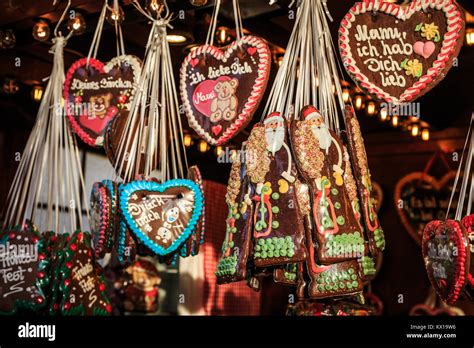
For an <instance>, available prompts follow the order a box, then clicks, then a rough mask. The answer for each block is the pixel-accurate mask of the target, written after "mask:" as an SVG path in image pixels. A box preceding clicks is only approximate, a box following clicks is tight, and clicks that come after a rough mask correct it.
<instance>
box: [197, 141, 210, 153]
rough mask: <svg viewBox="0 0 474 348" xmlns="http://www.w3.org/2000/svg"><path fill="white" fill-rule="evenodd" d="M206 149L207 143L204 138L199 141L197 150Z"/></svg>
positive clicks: (204, 150) (202, 150) (203, 150)
mask: <svg viewBox="0 0 474 348" xmlns="http://www.w3.org/2000/svg"><path fill="white" fill-rule="evenodd" d="M207 150H208V145H207V143H206V142H205V141H204V140H201V141H200V142H199V152H206V151H207Z"/></svg>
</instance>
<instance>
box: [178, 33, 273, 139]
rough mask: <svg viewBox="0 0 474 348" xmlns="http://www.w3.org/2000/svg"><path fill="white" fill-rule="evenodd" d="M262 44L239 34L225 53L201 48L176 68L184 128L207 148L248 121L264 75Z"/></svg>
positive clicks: (266, 58) (266, 55)
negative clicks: (182, 105) (200, 138)
mask: <svg viewBox="0 0 474 348" xmlns="http://www.w3.org/2000/svg"><path fill="white" fill-rule="evenodd" d="M270 66H271V53H270V50H269V48H268V45H267V44H266V43H265V42H264V41H263V40H262V39H259V38H257V37H254V36H250V35H247V36H244V37H243V38H242V39H240V40H238V41H235V42H233V43H232V44H231V45H230V46H228V47H227V48H226V49H225V50H221V49H219V48H217V47H214V46H210V45H204V46H201V47H198V48H197V49H196V50H194V51H192V52H191V53H190V54H189V55H188V56H187V57H186V59H185V60H184V62H183V65H182V66H181V74H180V89H181V98H182V100H183V103H184V109H185V111H186V115H187V117H188V120H189V125H190V126H191V127H192V128H193V129H194V130H195V131H196V132H197V133H198V134H199V136H201V137H202V138H203V139H204V140H206V141H207V142H208V143H209V144H211V145H222V144H225V143H226V142H228V141H229V140H230V139H231V138H232V137H234V136H235V135H236V134H237V133H238V132H239V131H241V130H242V129H243V128H244V127H245V126H246V125H247V124H248V123H249V122H250V120H251V119H252V116H253V114H254V113H255V111H256V110H257V107H258V105H259V103H260V101H261V99H262V97H263V93H264V92H265V88H266V86H267V82H268V78H269V76H270Z"/></svg>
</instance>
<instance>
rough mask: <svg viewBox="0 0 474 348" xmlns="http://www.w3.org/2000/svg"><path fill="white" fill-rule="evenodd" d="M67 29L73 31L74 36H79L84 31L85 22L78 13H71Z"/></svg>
mask: <svg viewBox="0 0 474 348" xmlns="http://www.w3.org/2000/svg"><path fill="white" fill-rule="evenodd" d="M67 28H68V30H72V31H74V35H81V34H82V33H84V32H85V31H86V21H85V19H84V17H83V16H82V14H81V13H80V12H77V11H72V15H71V17H70V19H69V21H68V22H67Z"/></svg>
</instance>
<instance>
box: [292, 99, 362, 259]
mask: <svg viewBox="0 0 474 348" xmlns="http://www.w3.org/2000/svg"><path fill="white" fill-rule="evenodd" d="M292 144H293V146H294V152H295V156H296V162H297V164H298V168H299V170H300V172H301V173H302V174H303V176H304V177H305V179H306V182H307V183H308V185H309V187H310V188H311V195H312V199H311V201H312V213H313V221H314V233H315V234H316V238H317V241H318V248H317V252H318V258H317V259H318V260H319V262H321V263H323V264H330V263H335V262H341V261H345V260H351V259H358V258H360V257H362V256H363V255H365V254H366V243H365V240H364V234H363V229H362V226H361V225H360V223H359V216H360V213H358V211H357V209H358V205H359V198H358V193H357V186H356V183H355V180H354V178H353V175H352V171H351V164H350V162H349V155H348V153H347V150H346V149H345V147H344V146H343V144H342V142H341V140H340V138H339V137H338V136H337V135H336V134H335V132H333V131H332V130H329V129H328V127H327V125H326V124H325V122H324V119H323V117H322V115H321V114H320V113H319V111H318V110H317V109H316V108H315V107H313V106H306V107H304V108H303V110H302V112H301V120H299V121H295V122H294V124H293V125H292ZM358 215H359V216H358Z"/></svg>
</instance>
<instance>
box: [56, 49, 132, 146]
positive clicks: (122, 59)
mask: <svg viewBox="0 0 474 348" xmlns="http://www.w3.org/2000/svg"><path fill="white" fill-rule="evenodd" d="M140 71H141V63H140V61H139V60H138V58H136V57H134V56H129V55H122V56H118V57H116V58H114V59H112V60H111V61H110V62H109V63H107V64H104V63H102V62H100V61H99V60H97V59H93V58H89V60H88V59H87V58H82V59H79V60H77V61H76V62H75V63H74V64H72V65H71V67H70V68H69V70H68V72H67V74H66V80H65V82H64V100H65V101H66V105H65V109H66V115H67V117H68V119H69V121H70V123H71V126H72V129H73V130H74V132H76V134H77V135H78V136H79V137H80V138H81V139H82V140H83V141H84V142H85V143H86V144H88V145H90V146H95V147H100V146H102V144H103V141H104V133H105V128H106V127H107V124H108V123H109V122H110V121H111V120H112V119H113V118H114V117H115V116H116V115H117V114H118V113H119V112H120V111H121V110H128V109H129V107H130V103H131V100H132V98H133V95H134V91H135V90H134V88H135V85H136V83H137V81H138V78H139V77H140Z"/></svg>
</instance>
